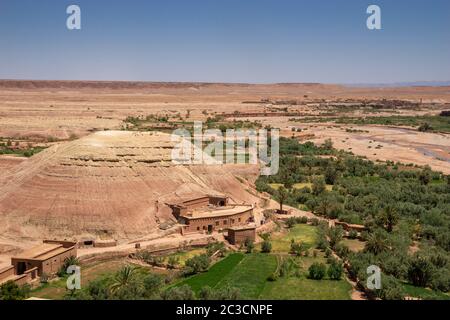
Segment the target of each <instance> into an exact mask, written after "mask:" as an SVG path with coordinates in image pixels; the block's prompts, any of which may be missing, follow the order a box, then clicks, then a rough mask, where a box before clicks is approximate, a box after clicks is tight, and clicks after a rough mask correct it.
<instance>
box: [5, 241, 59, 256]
mask: <svg viewBox="0 0 450 320" xmlns="http://www.w3.org/2000/svg"><path fill="white" fill-rule="evenodd" d="M66 250H67V249H66V248H64V247H63V246H62V244H54V243H43V244H40V245H38V246H36V247H33V248H31V249H28V250H25V251H24V252H22V253H20V254H19V255H18V256H15V257H13V258H14V259H35V260H36V259H37V260H46V259H48V258H51V257H53V256H55V255H57V254H60V253H62V252H64V251H66Z"/></svg>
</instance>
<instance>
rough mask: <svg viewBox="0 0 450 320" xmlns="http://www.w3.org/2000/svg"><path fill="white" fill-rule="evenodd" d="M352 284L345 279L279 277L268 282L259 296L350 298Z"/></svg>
mask: <svg viewBox="0 0 450 320" xmlns="http://www.w3.org/2000/svg"><path fill="white" fill-rule="evenodd" d="M351 290H352V286H351V285H350V284H349V283H348V282H347V281H345V280H340V281H333V280H320V281H317V280H310V279H306V278H305V277H286V278H278V280H277V281H273V282H268V283H267V284H266V286H265V288H264V290H263V291H262V293H261V295H260V296H259V298H260V299H267V300H349V299H350V298H351V297H350V292H351Z"/></svg>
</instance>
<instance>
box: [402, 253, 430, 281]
mask: <svg viewBox="0 0 450 320" xmlns="http://www.w3.org/2000/svg"><path fill="white" fill-rule="evenodd" d="M432 274H433V265H432V263H431V262H430V261H429V260H428V259H427V258H425V257H423V256H420V255H418V254H415V255H414V257H413V258H411V260H410V263H409V267H408V279H409V281H410V282H411V283H412V284H413V285H415V286H418V287H426V286H427V285H428V284H429V283H430V281H431V277H432Z"/></svg>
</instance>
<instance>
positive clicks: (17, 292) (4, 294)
mask: <svg viewBox="0 0 450 320" xmlns="http://www.w3.org/2000/svg"><path fill="white" fill-rule="evenodd" d="M29 292H30V287H29V285H25V286H22V287H19V286H18V285H17V284H16V283H15V282H13V281H8V282H6V283H4V284H2V285H1V286H0V300H24V299H26V298H27V297H28V295H29Z"/></svg>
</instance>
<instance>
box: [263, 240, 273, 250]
mask: <svg viewBox="0 0 450 320" xmlns="http://www.w3.org/2000/svg"><path fill="white" fill-rule="evenodd" d="M271 251H272V243H271V242H270V241H269V240H264V241H263V242H262V243H261V252H263V253H270V252H271Z"/></svg>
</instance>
